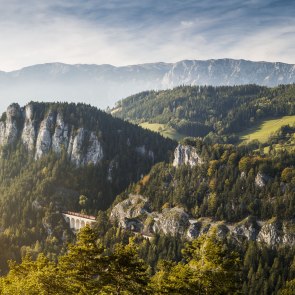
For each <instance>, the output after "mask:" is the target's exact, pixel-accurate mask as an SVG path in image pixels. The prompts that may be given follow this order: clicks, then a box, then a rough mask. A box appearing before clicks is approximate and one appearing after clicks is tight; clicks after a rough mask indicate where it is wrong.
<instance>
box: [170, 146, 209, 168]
mask: <svg viewBox="0 0 295 295" xmlns="http://www.w3.org/2000/svg"><path fill="white" fill-rule="evenodd" d="M184 164H185V165H189V166H191V167H193V166H196V165H200V164H203V160H202V159H201V157H200V156H199V155H198V153H197V150H196V148H194V147H192V146H188V145H182V144H179V145H178V146H177V147H176V149H175V152H174V161H173V166H174V167H178V166H181V165H184Z"/></svg>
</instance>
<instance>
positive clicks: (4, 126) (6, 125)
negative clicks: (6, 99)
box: [0, 104, 22, 145]
mask: <svg viewBox="0 0 295 295" xmlns="http://www.w3.org/2000/svg"><path fill="white" fill-rule="evenodd" d="M21 116H22V115H21V110H20V107H19V105H18V104H12V105H10V106H9V107H8V108H7V111H6V120H5V121H4V122H0V145H5V144H12V143H14V142H15V141H16V139H17V136H18V133H19V130H18V124H19V122H20V120H21Z"/></svg>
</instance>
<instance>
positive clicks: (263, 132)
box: [239, 116, 295, 143]
mask: <svg viewBox="0 0 295 295" xmlns="http://www.w3.org/2000/svg"><path fill="white" fill-rule="evenodd" d="M293 124H295V116H285V117H281V118H277V119H270V120H265V121H263V122H261V123H260V124H259V125H257V126H255V127H253V128H251V129H248V130H246V131H244V132H242V133H240V134H239V135H240V139H241V141H244V142H248V141H251V140H255V139H257V140H259V141H260V142H262V143H264V142H266V141H267V139H268V137H269V136H270V135H271V133H273V132H275V131H277V130H278V129H280V127H282V126H283V125H293Z"/></svg>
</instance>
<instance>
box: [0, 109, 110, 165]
mask: <svg viewBox="0 0 295 295" xmlns="http://www.w3.org/2000/svg"><path fill="white" fill-rule="evenodd" d="M36 118H38V119H36ZM17 140H20V142H21V143H22V144H23V145H24V146H25V147H26V148H27V149H28V152H29V153H31V154H32V156H33V157H34V159H35V160H37V159H40V158H41V157H43V156H44V155H46V154H48V153H49V152H50V151H51V150H52V151H54V152H56V153H61V151H62V150H63V149H64V150H65V151H66V152H67V154H68V157H69V159H70V160H71V161H72V162H73V163H74V164H76V165H77V166H84V165H86V164H94V165H96V164H98V163H99V162H100V161H101V160H102V158H103V156H104V153H103V147H102V143H101V142H100V140H99V138H98V136H97V134H96V132H95V131H94V130H88V129H85V128H75V126H73V125H71V124H68V123H66V122H65V121H64V115H63V113H62V112H61V111H58V110H53V109H49V110H48V111H47V112H46V113H45V114H44V115H43V117H42V115H40V114H38V113H37V110H34V105H33V104H28V105H27V106H25V107H24V108H21V107H20V106H19V105H18V104H12V105H10V106H9V107H8V108H7V111H6V113H4V115H3V116H2V119H1V122H0V146H5V145H12V144H15V143H16V142H17Z"/></svg>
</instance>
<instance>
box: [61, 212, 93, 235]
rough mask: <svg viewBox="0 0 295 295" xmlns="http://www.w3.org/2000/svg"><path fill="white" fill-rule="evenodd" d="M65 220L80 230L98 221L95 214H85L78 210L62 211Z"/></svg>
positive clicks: (75, 229) (76, 229)
mask: <svg viewBox="0 0 295 295" xmlns="http://www.w3.org/2000/svg"><path fill="white" fill-rule="evenodd" d="M62 215H63V217H64V219H65V221H66V222H67V223H68V224H69V225H70V228H71V229H72V230H74V231H79V230H80V229H81V228H82V227H84V226H86V225H87V224H88V225H90V226H91V225H92V224H93V223H95V222H96V220H95V216H91V215H85V214H81V213H77V212H71V211H65V212H62Z"/></svg>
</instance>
